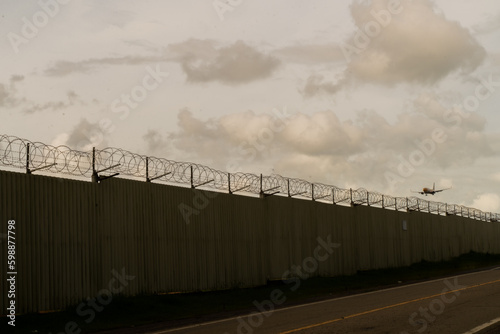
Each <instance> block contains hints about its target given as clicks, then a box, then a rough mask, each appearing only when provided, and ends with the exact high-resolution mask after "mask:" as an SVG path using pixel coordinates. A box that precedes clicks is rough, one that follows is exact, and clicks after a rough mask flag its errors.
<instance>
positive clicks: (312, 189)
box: [311, 183, 314, 202]
mask: <svg viewBox="0 0 500 334" xmlns="http://www.w3.org/2000/svg"><path fill="white" fill-rule="evenodd" d="M311 199H312V200H313V202H314V183H311Z"/></svg>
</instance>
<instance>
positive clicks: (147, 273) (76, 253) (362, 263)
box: [0, 171, 500, 313]
mask: <svg viewBox="0 0 500 334" xmlns="http://www.w3.org/2000/svg"><path fill="white" fill-rule="evenodd" d="M200 194H203V196H206V195H208V194H212V195H213V193H207V192H203V191H201V190H192V189H187V188H178V187H171V186H166V185H161V184H151V183H144V182H138V181H130V180H124V179H110V180H106V181H104V182H102V183H101V184H94V183H89V182H81V181H74V180H67V179H59V178H52V177H44V176H36V175H25V174H20V173H12V172H2V171H0V196H1V200H0V210H1V212H0V219H1V225H0V233H7V220H9V219H15V220H16V236H17V238H16V246H17V247H16V257H17V259H16V263H17V271H18V275H17V282H16V283H17V295H16V302H17V306H18V312H22V313H24V312H36V311H42V310H53V309H61V308H64V307H66V306H69V305H74V304H76V303H78V302H80V301H82V300H85V298H86V297H87V296H97V294H98V292H99V291H100V290H101V289H106V288H107V287H108V284H109V282H110V279H112V277H113V275H112V272H111V271H112V270H113V269H114V270H116V271H118V272H121V270H122V268H125V272H126V273H127V274H129V275H135V276H136V277H135V279H134V280H133V281H131V282H130V284H129V285H128V286H127V287H125V288H124V289H123V291H122V293H123V294H124V295H135V294H138V293H146V294H148V293H157V292H168V291H193V290H212V289H224V288H231V287H237V286H255V285H260V284H265V283H266V280H267V279H280V278H281V277H282V275H283V273H285V271H286V270H288V269H290V267H291V266H293V265H302V263H303V261H304V259H306V258H308V257H311V256H313V252H314V249H315V248H316V247H317V245H318V241H317V238H318V237H321V238H322V239H324V240H326V239H327V236H328V235H331V236H332V241H333V242H336V243H341V247H340V248H337V249H335V251H334V253H333V254H332V255H331V256H330V257H328V259H327V260H326V261H323V262H321V263H319V268H318V270H317V271H316V272H315V273H314V275H325V276H333V275H347V274H352V273H354V272H356V271H357V270H367V269H376V268H385V267H395V266H404V265H409V264H411V263H414V262H418V261H420V260H422V259H425V260H429V261H438V260H445V259H449V258H450V257H453V256H458V255H460V254H463V253H467V252H469V251H471V250H474V251H476V252H489V253H500V245H499V238H498V237H499V235H500V224H499V223H491V222H483V221H477V220H472V219H468V218H463V217H459V216H438V215H433V214H428V213H420V212H410V213H407V212H397V211H391V210H384V209H380V208H371V207H366V206H357V207H352V208H351V207H345V206H337V205H332V204H325V203H318V202H312V201H305V200H300V199H290V198H286V197H278V196H274V197H267V198H265V199H258V198H253V197H245V196H238V195H229V194H218V195H217V196H216V197H213V196H212V197H213V198H210V199H209V202H208V205H206V207H205V208H203V209H199V214H198V215H193V216H191V221H190V224H186V223H185V222H184V220H183V217H182V215H181V214H180V211H179V208H178V206H179V204H180V203H185V204H187V205H190V206H192V207H195V205H194V202H193V201H194V199H195V196H200ZM403 220H406V221H407V225H408V231H403V230H402V221H403ZM3 241H6V239H3ZM6 251H7V247H6V242H2V248H1V251H0V256H1V258H0V264H1V265H2V277H1V281H0V288H1V289H2V294H1V296H2V299H1V302H0V303H1V307H2V310H3V311H2V313H5V309H6V307H7V296H6V293H5V292H6V291H7V286H6V275H5V272H6V270H5V268H7V263H6V260H7V252H6Z"/></svg>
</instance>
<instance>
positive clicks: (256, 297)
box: [0, 252, 500, 334]
mask: <svg viewBox="0 0 500 334" xmlns="http://www.w3.org/2000/svg"><path fill="white" fill-rule="evenodd" d="M498 264H500V255H491V254H478V253H473V252H471V253H469V254H465V255H462V256H460V257H457V258H454V259H452V260H450V261H444V262H427V261H422V262H420V263H416V264H413V265H411V266H409V267H404V268H390V269H379V270H369V271H359V272H358V273H357V274H355V275H352V276H339V277H331V278H325V277H315V278H310V279H306V280H301V281H300V286H299V288H298V289H296V290H295V291H292V290H291V289H290V288H291V286H292V285H293V284H292V283H288V284H286V283H283V282H281V281H271V282H268V284H267V285H265V286H261V287H255V288H245V289H232V290H224V291H212V292H196V293H184V294H167V295H153V296H135V297H127V298H125V297H119V296H117V297H113V300H112V302H111V303H110V304H108V305H106V306H104V309H103V310H102V311H101V312H95V318H94V319H92V321H90V320H91V314H90V313H86V314H85V315H84V316H81V315H78V314H77V312H76V310H77V305H74V306H73V307H69V308H67V309H66V310H64V311H61V312H54V313H45V314H27V315H21V316H17V317H16V327H15V330H14V331H12V329H13V328H12V327H11V326H8V327H6V328H8V331H7V332H12V333H50V332H52V333H54V334H55V333H58V334H59V333H72V332H74V333H77V332H78V329H81V330H82V331H81V333H88V332H96V331H100V330H106V329H113V328H119V327H128V328H130V327H137V326H140V325H146V324H153V323H158V322H170V323H171V324H176V325H182V324H192V323H194V322H196V321H203V320H210V319H217V318H221V317H228V316H234V315H238V314H246V313H248V312H252V311H257V309H256V307H255V306H254V305H253V302H254V301H258V302H261V301H263V300H268V299H270V296H271V292H272V291H273V290H275V289H279V290H281V291H282V292H283V296H284V297H285V298H286V301H285V302H284V303H283V304H282V305H281V307H283V306H290V305H294V304H298V303H304V302H308V301H313V300H319V299H326V298H331V297H333V296H342V295H348V294H352V293H359V292H363V291H370V290H376V289H379V288H382V287H389V286H394V285H398V284H402V283H409V282H413V281H419V280H425V279H430V278H437V277H443V276H447V275H453V274H457V273H461V272H464V271H470V270H475V269H478V268H485V267H489V266H493V265H498ZM294 283H297V281H295V282H294ZM89 309H90V308H89V307H86V308H85V310H89ZM7 320H8V319H7V318H5V317H3V318H2V320H1V325H0V328H4V327H5V326H6V323H7ZM86 321H89V323H87V322H86ZM71 322H74V323H71ZM68 324H69V325H68ZM66 326H67V327H66ZM1 332H2V333H5V331H4V330H3V329H2V330H1Z"/></svg>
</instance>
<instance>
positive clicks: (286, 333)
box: [280, 279, 500, 334]
mask: <svg viewBox="0 0 500 334" xmlns="http://www.w3.org/2000/svg"><path fill="white" fill-rule="evenodd" d="M499 282H500V279H499V280H495V281H490V282H486V283H481V284H476V285H471V286H468V287H465V288H461V289H456V290H452V291H448V292H445V293H438V294H435V295H432V296H427V297H422V298H417V299H413V300H408V301H405V302H402V303H397V304H393V305H389V306H384V307H380V308H376V309H373V310H369V311H365V312H361V313H356V314H351V315H348V316H345V317H342V318H337V319H332V320H328V321H324V322H320V323H317V324H312V325H309V326H304V327H300V328H296V329H292V330H289V331H286V332H281V333H280V334H288V333H295V332H300V331H302V330H305V329H310V328H314V327H319V326H324V325H328V324H331V323H334V322H337V321H341V320H345V319H350V318H355V317H359V316H361V315H365V314H370V313H374V312H378V311H382V310H386V309H389V308H393V307H397V306H401V305H406V304H410V303H414V302H418V301H421V300H425V299H430V298H434V297H439V296H443V295H447V294H449V293H453V292H457V291H463V290H468V289H473V288H477V287H480V286H484V285H489V284H493V283H499ZM473 333H475V332H473Z"/></svg>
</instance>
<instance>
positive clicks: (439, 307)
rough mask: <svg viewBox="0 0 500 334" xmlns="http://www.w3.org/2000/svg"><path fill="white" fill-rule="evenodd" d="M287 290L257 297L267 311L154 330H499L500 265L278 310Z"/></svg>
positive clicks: (163, 333)
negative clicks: (261, 298) (265, 298)
mask: <svg viewBox="0 0 500 334" xmlns="http://www.w3.org/2000/svg"><path fill="white" fill-rule="evenodd" d="M287 293H293V292H291V291H280V290H279V291H277V290H275V293H274V294H273V295H271V296H270V297H269V299H268V300H265V301H257V304H259V305H261V309H262V310H264V312H259V310H258V308H257V307H256V309H255V312H252V313H250V314H248V315H245V316H241V317H237V318H230V319H223V320H219V321H214V322H209V323H202V324H198V325H194V326H188V327H183V328H178V329H166V330H160V331H155V332H152V333H154V334H167V333H169V334H170V333H174V334H182V333H200V334H213V333H221V334H233V333H238V334H240V333H241V334H250V333H281V334H289V333H300V334H307V333H329V334H334V333H397V334H408V333H458V334H462V333H466V332H467V333H468V334H473V333H478V334H486V333H488V334H491V333H500V331H498V329H499V328H500V318H499V317H500V268H496V269H491V270H487V271H481V272H475V273H469V274H465V275H460V276H454V277H449V278H444V279H438V280H432V281H427V282H421V283H416V284H411V285H403V286H400V287H395V288H390V289H384V290H378V291H374V292H369V293H363V294H358V295H352V296H347V297H342V298H335V299H329V300H324V301H320V302H315V303H310V304H304V305H298V306H294V307H288V308H281V309H276V310H274V305H278V304H279V303H280V302H283V300H284V299H286V294H287ZM271 308H272V310H271ZM265 310H269V311H265ZM488 322H492V325H491V326H490V324H487V323H488Z"/></svg>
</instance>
